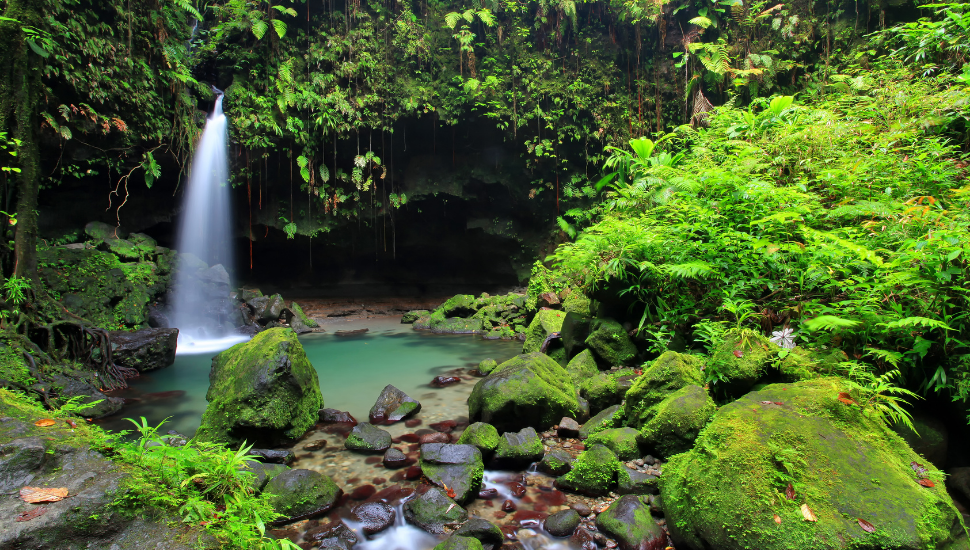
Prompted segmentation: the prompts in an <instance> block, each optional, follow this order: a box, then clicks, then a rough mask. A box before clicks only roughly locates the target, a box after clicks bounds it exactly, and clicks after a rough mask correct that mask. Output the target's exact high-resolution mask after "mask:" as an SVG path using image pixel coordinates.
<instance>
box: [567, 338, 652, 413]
mask: <svg viewBox="0 0 970 550" xmlns="http://www.w3.org/2000/svg"><path fill="white" fill-rule="evenodd" d="M585 354H589V350H584V351H583V352H582V353H580V354H579V355H577V356H576V359H578V358H580V357H582V356H583V355H585ZM574 360H575V359H574ZM636 378H637V376H636V374H635V373H634V372H633V369H620V370H617V371H612V372H599V371H597V372H596V374H594V375H592V376H588V377H586V379H585V380H583V382H582V384H580V389H579V395H581V396H582V397H583V399H585V400H586V401H588V402H589V409H590V411H593V412H598V411H601V410H603V409H605V408H607V407H610V406H613V405H619V404H620V403H621V402H622V401H623V398H624V397H625V396H626V393H627V392H628V391H630V388H631V387H633V383H634V381H635V380H636Z"/></svg>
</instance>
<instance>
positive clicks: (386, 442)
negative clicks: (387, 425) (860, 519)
mask: <svg viewBox="0 0 970 550" xmlns="http://www.w3.org/2000/svg"><path fill="white" fill-rule="evenodd" d="M344 447H347V448H348V449H350V450H351V451H358V452H363V453H383V452H384V451H386V450H388V449H390V448H391V434H389V433H388V432H386V431H385V430H382V429H380V428H378V427H377V426H375V425H373V424H370V423H368V422H361V423H360V424H357V425H356V426H354V429H353V430H351V431H350V435H349V436H347V439H346V440H345V441H344Z"/></svg>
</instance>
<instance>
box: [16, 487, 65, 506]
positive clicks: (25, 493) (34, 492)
mask: <svg viewBox="0 0 970 550" xmlns="http://www.w3.org/2000/svg"><path fill="white" fill-rule="evenodd" d="M20 498H21V499H22V500H23V501H24V502H29V503H30V504H37V503H38V502H57V501H59V500H64V499H65V498H67V487H24V488H23V489H21V490H20Z"/></svg>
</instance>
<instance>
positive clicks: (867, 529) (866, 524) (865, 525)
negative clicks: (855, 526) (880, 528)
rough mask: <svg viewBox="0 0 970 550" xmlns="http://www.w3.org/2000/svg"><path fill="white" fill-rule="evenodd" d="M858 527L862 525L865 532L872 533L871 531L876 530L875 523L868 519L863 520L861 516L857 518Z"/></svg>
mask: <svg viewBox="0 0 970 550" xmlns="http://www.w3.org/2000/svg"><path fill="white" fill-rule="evenodd" d="M859 527H862V529H863V530H864V531H865V532H866V533H872V532H873V531H875V530H876V526H875V525H873V524H871V523H869V522H868V521H866V520H864V519H862V518H859Z"/></svg>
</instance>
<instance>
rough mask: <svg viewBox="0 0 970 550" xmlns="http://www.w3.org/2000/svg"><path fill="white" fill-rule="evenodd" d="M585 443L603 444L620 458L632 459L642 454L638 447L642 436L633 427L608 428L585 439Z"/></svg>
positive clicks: (641, 442) (641, 441)
mask: <svg viewBox="0 0 970 550" xmlns="http://www.w3.org/2000/svg"><path fill="white" fill-rule="evenodd" d="M586 444H587V445H596V444H599V445H604V446H606V447H607V448H608V449H609V450H611V451H613V453H614V454H616V457H617V458H619V459H620V460H634V459H637V458H640V457H641V456H643V455H642V454H641V452H640V447H641V446H642V445H643V438H642V437H641V436H640V432H638V431H637V430H635V429H633V428H609V429H606V430H603V431H600V432H597V433H595V434H593V435H591V436H589V438H588V439H587V440H586Z"/></svg>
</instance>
